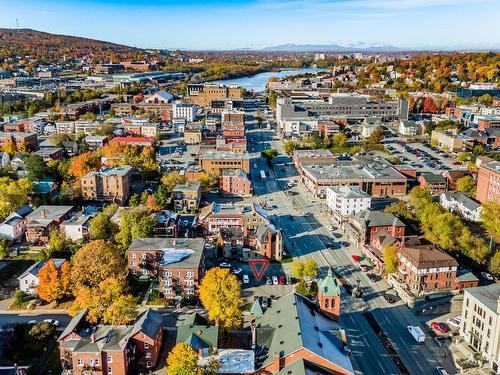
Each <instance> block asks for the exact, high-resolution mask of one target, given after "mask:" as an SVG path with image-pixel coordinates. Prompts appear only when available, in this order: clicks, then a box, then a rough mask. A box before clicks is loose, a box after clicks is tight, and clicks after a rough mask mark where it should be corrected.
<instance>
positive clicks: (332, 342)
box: [256, 292, 354, 373]
mask: <svg viewBox="0 0 500 375" xmlns="http://www.w3.org/2000/svg"><path fill="white" fill-rule="evenodd" d="M256 323H257V327H256V335H257V344H258V345H260V346H261V347H266V348H267V351H264V352H265V353H266V354H264V358H263V360H262V363H261V364H260V367H261V368H262V367H264V366H267V365H269V364H271V363H272V361H273V355H274V354H276V353H282V354H283V355H284V356H289V355H290V354H292V353H294V352H296V351H297V350H299V349H302V348H305V349H307V350H309V351H310V352H312V353H314V354H316V355H318V356H319V357H322V358H324V359H325V360H326V361H328V362H331V363H333V364H335V365H336V366H338V367H340V368H343V369H345V370H346V371H347V372H349V373H354V370H353V368H352V364H351V361H350V359H349V357H348V355H347V354H346V353H345V351H344V346H343V343H342V340H341V339H340V337H339V336H340V327H339V325H338V323H337V322H335V321H333V320H332V319H331V318H329V317H328V316H326V315H325V314H323V313H322V312H321V311H320V310H319V309H318V307H317V306H316V304H314V303H313V302H311V301H310V300H308V299H307V298H305V297H303V296H301V295H299V294H297V293H295V292H292V293H290V294H288V295H286V296H284V297H281V298H280V299H278V300H277V301H276V302H274V303H273V304H272V305H271V307H269V308H268V309H267V310H266V312H265V313H264V314H263V315H262V317H260V318H258V319H257V320H256Z"/></svg>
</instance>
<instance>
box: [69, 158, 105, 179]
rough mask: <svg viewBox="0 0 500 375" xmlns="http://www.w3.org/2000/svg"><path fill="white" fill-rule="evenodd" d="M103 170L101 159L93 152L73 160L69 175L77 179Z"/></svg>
mask: <svg viewBox="0 0 500 375" xmlns="http://www.w3.org/2000/svg"><path fill="white" fill-rule="evenodd" d="M100 168H101V158H100V157H99V156H98V155H97V154H96V153H95V152H92V151H88V152H84V153H83V154H80V155H78V156H75V157H74V158H73V159H72V160H71V164H70V166H69V173H70V174H71V175H72V176H73V177H74V178H76V179H79V178H81V177H82V176H85V175H86V174H87V173H89V172H93V171H98V170H99V169H100Z"/></svg>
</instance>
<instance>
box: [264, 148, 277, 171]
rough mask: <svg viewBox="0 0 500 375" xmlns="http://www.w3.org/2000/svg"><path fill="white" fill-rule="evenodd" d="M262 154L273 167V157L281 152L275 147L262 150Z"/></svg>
mask: <svg viewBox="0 0 500 375" xmlns="http://www.w3.org/2000/svg"><path fill="white" fill-rule="evenodd" d="M261 155H262V157H263V158H264V159H266V161H267V165H268V166H269V167H272V165H273V159H274V158H275V157H276V156H278V155H279V152H278V150H276V149H274V148H268V149H267V150H264V151H262V153H261Z"/></svg>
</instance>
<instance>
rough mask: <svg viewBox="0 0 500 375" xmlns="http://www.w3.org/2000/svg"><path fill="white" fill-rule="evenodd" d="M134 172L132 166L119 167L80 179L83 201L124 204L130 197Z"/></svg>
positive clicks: (92, 173) (93, 173)
mask: <svg viewBox="0 0 500 375" xmlns="http://www.w3.org/2000/svg"><path fill="white" fill-rule="evenodd" d="M134 171H135V169H134V168H133V167H131V166H130V165H119V166H116V167H113V168H106V169H102V170H101V171H99V172H89V173H87V174H86V175H85V176H82V177H81V178H80V186H81V188H82V197H83V199H87V200H99V201H111V202H116V203H119V204H124V203H125V202H126V201H127V199H128V198H129V197H130V192H131V189H132V174H133V173H134Z"/></svg>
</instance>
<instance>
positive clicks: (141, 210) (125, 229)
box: [115, 206, 157, 250]
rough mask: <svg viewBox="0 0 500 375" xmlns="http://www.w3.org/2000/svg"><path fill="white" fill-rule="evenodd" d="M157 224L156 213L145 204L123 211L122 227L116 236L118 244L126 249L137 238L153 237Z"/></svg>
mask: <svg viewBox="0 0 500 375" xmlns="http://www.w3.org/2000/svg"><path fill="white" fill-rule="evenodd" d="M156 225H157V220H156V218H155V217H154V215H151V214H150V212H149V209H148V208H147V207H144V206H138V207H134V208H131V209H130V210H126V211H124V212H122V214H121V217H120V229H119V231H118V233H117V234H116V236H115V240H116V242H117V244H118V246H119V247H120V248H121V249H122V250H125V249H127V248H128V247H129V246H130V244H131V243H132V241H133V240H135V239H136V238H144V237H151V236H152V235H153V232H154V229H155V227H156Z"/></svg>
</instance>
